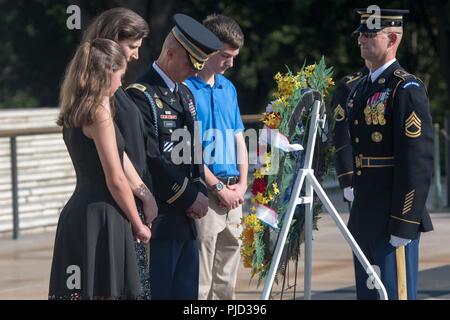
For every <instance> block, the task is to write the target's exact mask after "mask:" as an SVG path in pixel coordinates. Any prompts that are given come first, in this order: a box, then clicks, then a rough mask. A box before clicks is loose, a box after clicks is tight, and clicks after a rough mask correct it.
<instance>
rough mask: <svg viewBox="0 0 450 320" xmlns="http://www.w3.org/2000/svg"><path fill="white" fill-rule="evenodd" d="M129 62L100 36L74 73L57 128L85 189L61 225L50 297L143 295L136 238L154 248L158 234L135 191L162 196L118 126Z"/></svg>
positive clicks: (86, 47)
mask: <svg viewBox="0 0 450 320" xmlns="http://www.w3.org/2000/svg"><path fill="white" fill-rule="evenodd" d="M126 65H127V64H126V59H125V57H124V54H123V50H122V49H121V47H120V46H119V45H118V44H117V43H115V42H114V41H111V40H107V39H95V40H92V41H89V42H84V43H83V44H82V45H81V46H80V47H79V48H78V50H77V52H76V54H75V56H74V58H73V59H72V61H71V62H70V64H69V66H68V69H67V71H66V75H65V79H64V83H63V85H62V88H61V92H60V108H61V111H60V114H59V118H58V121H57V123H58V125H60V126H62V127H63V138H64V142H65V143H66V146H67V149H68V151H69V154H70V157H71V159H72V162H73V165H74V168H75V171H76V174H77V185H76V188H75V191H74V193H73V195H72V197H71V198H70V200H69V201H68V203H67V204H66V206H65V207H64V209H63V210H62V212H61V215H60V218H59V221H58V229H57V233H56V238H55V247H54V253H53V262H52V269H51V275H50V290H49V298H50V299H134V298H138V297H139V296H140V294H141V290H140V283H139V275H138V270H137V263H136V255H135V251H134V240H133V237H134V238H135V239H137V240H138V241H142V242H144V243H146V242H148V241H149V239H150V236H151V232H150V229H149V228H148V226H146V225H144V224H143V223H142V221H141V219H140V217H139V215H138V211H137V209H136V203H135V201H134V199H133V193H134V195H135V196H137V197H140V198H141V199H142V201H143V202H151V201H154V199H153V200H152V198H153V196H152V195H151V193H150V192H149V191H148V189H147V190H141V189H140V188H139V187H138V186H142V185H143V184H142V181H141V180H140V178H139V175H138V174H137V172H136V171H135V170H134V167H133V165H132V164H131V162H130V160H129V159H128V156H127V155H126V153H124V141H123V137H122V135H121V133H120V131H119V130H118V129H117V126H116V125H115V123H114V121H113V115H114V108H113V105H112V103H111V97H112V96H113V95H114V93H115V92H116V90H117V88H118V87H119V86H120V84H121V78H122V76H123V74H124V73H125V70H126ZM130 185H131V186H132V187H131V188H130ZM132 189H133V190H132Z"/></svg>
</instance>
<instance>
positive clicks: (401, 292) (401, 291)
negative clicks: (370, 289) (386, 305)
mask: <svg viewBox="0 0 450 320" xmlns="http://www.w3.org/2000/svg"><path fill="white" fill-rule="evenodd" d="M395 257H396V260H397V291H398V300H408V290H407V282H406V257H405V246H401V247H398V248H397V249H396V250H395Z"/></svg>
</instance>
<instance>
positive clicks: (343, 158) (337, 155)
mask: <svg viewBox="0 0 450 320" xmlns="http://www.w3.org/2000/svg"><path fill="white" fill-rule="evenodd" d="M368 73H369V69H368V68H367V67H364V68H363V69H361V70H360V71H358V72H355V73H352V74H349V75H347V76H345V77H344V78H342V79H341V80H340V81H339V82H338V83H337V86H336V89H335V91H334V94H333V97H332V99H331V111H332V113H333V115H334V128H333V145H334V148H335V152H334V164H335V167H336V175H337V178H338V181H339V186H340V187H341V189H343V190H344V201H346V202H348V203H351V202H353V199H354V196H353V188H352V177H353V153H352V144H351V141H350V133H349V130H348V121H347V114H348V110H347V98H348V95H349V94H350V91H351V90H352V89H353V87H354V86H355V85H356V84H357V83H358V81H359V80H361V78H362V77H363V76H364V75H366V74H368Z"/></svg>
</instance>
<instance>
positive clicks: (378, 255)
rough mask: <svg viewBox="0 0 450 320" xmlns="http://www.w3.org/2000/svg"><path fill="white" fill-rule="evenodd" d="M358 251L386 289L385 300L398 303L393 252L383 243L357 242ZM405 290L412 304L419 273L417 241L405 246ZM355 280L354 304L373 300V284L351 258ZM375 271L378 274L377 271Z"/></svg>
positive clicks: (373, 281) (375, 293)
mask: <svg viewBox="0 0 450 320" xmlns="http://www.w3.org/2000/svg"><path fill="white" fill-rule="evenodd" d="M357 242H358V244H359V246H360V248H361V250H362V251H363V252H364V254H365V255H366V257H367V259H368V260H369V262H370V264H371V265H372V266H374V268H375V271H377V272H378V270H379V271H380V273H379V274H378V275H379V276H380V278H381V281H382V282H383V285H384V286H385V288H386V291H387V294H388V298H389V300H397V299H398V289H397V258H396V248H395V247H393V246H392V245H391V244H390V243H389V241H388V240H387V239H377V240H357ZM405 260H406V261H405V264H406V282H407V284H406V286H407V294H408V300H415V299H416V295H417V276H418V269H419V264H418V262H419V237H418V238H417V239H415V240H413V241H411V242H410V243H409V244H408V245H406V246H405ZM353 262H354V266H355V279H356V295H357V299H358V300H377V299H379V296H378V291H377V289H376V288H375V280H373V279H369V278H368V276H367V273H366V272H365V270H364V268H363V266H362V265H361V264H360V263H359V261H358V259H357V258H356V256H353ZM377 269H378V270H377Z"/></svg>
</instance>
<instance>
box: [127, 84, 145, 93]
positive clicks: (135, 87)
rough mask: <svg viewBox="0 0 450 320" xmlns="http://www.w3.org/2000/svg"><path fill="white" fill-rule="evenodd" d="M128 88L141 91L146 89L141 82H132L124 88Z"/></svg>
mask: <svg viewBox="0 0 450 320" xmlns="http://www.w3.org/2000/svg"><path fill="white" fill-rule="evenodd" d="M128 89H136V90H139V91H141V92H145V91H147V88H146V87H145V86H144V85H143V84H140V83H132V84H130V85H129V86H128V87H127V88H126V90H128Z"/></svg>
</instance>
